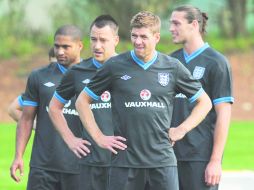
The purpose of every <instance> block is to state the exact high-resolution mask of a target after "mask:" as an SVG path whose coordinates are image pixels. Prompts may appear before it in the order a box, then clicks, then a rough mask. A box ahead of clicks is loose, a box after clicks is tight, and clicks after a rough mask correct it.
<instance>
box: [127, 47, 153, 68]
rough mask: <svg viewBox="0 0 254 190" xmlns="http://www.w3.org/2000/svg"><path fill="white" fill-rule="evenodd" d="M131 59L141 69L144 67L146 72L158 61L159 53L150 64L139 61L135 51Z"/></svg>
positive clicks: (132, 52)
mask: <svg viewBox="0 0 254 190" xmlns="http://www.w3.org/2000/svg"><path fill="white" fill-rule="evenodd" d="M131 57H132V59H133V60H134V61H135V63H137V64H138V65H139V66H140V67H142V68H143V69H144V70H146V69H148V68H149V67H150V66H151V65H152V64H153V63H154V62H155V61H156V59H157V57H158V52H157V51H155V53H154V56H153V58H152V59H151V60H150V61H148V62H144V61H143V60H141V59H139V58H138V57H137V56H136V54H135V52H134V50H132V51H131Z"/></svg>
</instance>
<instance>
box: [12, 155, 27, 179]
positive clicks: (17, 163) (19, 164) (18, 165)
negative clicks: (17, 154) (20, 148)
mask: <svg viewBox="0 0 254 190" xmlns="http://www.w3.org/2000/svg"><path fill="white" fill-rule="evenodd" d="M17 170H19V171H20V177H19V176H17V175H16V171H17ZM10 173H11V177H12V179H14V180H15V181H16V182H20V181H21V177H22V176H23V175H24V163H23V160H22V159H15V160H14V161H13V163H12V165H11V168H10Z"/></svg>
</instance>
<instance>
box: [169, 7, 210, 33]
mask: <svg viewBox="0 0 254 190" xmlns="http://www.w3.org/2000/svg"><path fill="white" fill-rule="evenodd" d="M173 11H179V12H185V13H186V15H185V18H186V19H187V21H188V22H189V23H191V22H192V21H193V20H197V21H198V23H199V32H200V33H201V34H202V35H203V34H205V33H206V25H207V20H208V15H207V13H205V12H201V11H200V9H199V8H197V7H194V6H192V5H182V6H179V7H176V8H175V9H174V10H173Z"/></svg>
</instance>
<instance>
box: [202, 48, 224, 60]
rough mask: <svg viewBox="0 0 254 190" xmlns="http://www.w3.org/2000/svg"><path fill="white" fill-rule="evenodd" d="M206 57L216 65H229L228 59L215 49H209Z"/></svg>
mask: <svg viewBox="0 0 254 190" xmlns="http://www.w3.org/2000/svg"><path fill="white" fill-rule="evenodd" d="M204 55H205V56H207V57H208V58H209V59H211V60H213V62H214V63H217V64H218V63H220V64H228V60H227V58H226V57H225V56H224V55H223V54H222V53H220V52H219V51H217V50H215V49H213V48H207V50H206V52H205V54H204Z"/></svg>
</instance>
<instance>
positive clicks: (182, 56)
mask: <svg viewBox="0 0 254 190" xmlns="http://www.w3.org/2000/svg"><path fill="white" fill-rule="evenodd" d="M207 20H208V17H207V14H206V13H203V12H201V11H200V10H199V9H198V8H196V7H193V6H189V5H184V6H180V7H177V8H175V9H174V10H173V12H172V14H171V18H170V32H171V34H172V40H173V42H174V43H176V44H183V48H181V49H179V50H177V51H175V52H174V53H172V55H171V56H173V57H175V58H177V59H179V60H180V61H181V62H182V63H183V64H184V66H185V67H186V68H187V69H188V70H189V71H190V72H191V73H192V75H193V77H194V78H196V79H198V80H199V81H200V82H201V84H202V87H203V88H204V90H205V91H206V93H207V94H208V95H209V97H210V98H211V100H212V102H213V107H212V109H211V111H210V112H209V113H208V115H207V116H206V118H205V119H204V120H203V121H202V123H200V124H199V125H198V127H196V128H195V129H194V130H193V131H191V132H190V133H188V134H187V135H186V136H185V137H184V138H183V139H182V140H180V141H178V142H177V143H176V145H175V146H174V150H175V153H176V157H177V160H178V175H179V182H180V189H181V190H197V189H198V190H215V189H218V184H219V181H220V178H221V172H222V169H221V162H222V155H223V150H224V146H225V143H226V139H227V134H228V129H229V124H230V116H231V106H232V103H233V101H234V99H233V97H232V81H231V80H232V79H231V78H232V77H231V69H230V66H229V63H228V61H227V60H226V58H225V57H224V56H223V55H222V54H220V53H219V52H217V51H216V50H214V49H213V48H211V47H210V46H209V44H208V43H205V42H204V40H203V38H202V37H203V35H204V34H205V31H206V30H205V29H206V24H207ZM194 106H195V104H190V103H189V102H188V99H187V97H186V94H184V93H183V94H177V95H176V98H175V102H174V112H173V119H172V125H171V126H172V127H177V126H178V124H179V123H181V122H182V121H183V120H184V119H185V118H186V117H187V116H188V115H189V114H190V113H191V111H192V110H193V107H194Z"/></svg>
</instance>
